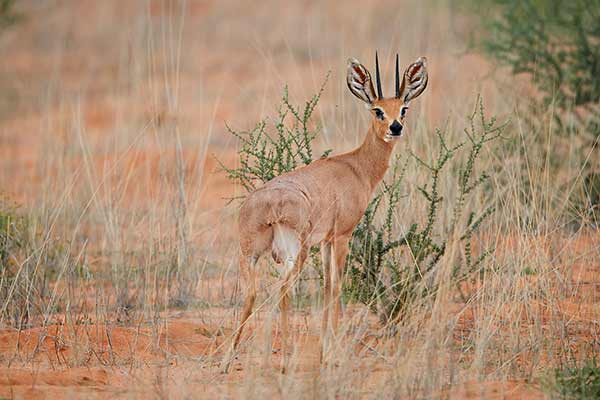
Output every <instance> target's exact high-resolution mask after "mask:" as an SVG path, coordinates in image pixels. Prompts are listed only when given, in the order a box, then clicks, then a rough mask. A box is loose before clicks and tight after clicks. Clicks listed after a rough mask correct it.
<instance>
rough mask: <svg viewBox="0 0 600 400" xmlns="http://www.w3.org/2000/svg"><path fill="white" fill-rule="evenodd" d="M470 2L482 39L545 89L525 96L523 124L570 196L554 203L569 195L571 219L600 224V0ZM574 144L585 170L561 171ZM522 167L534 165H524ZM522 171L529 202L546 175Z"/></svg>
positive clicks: (490, 51)
mask: <svg viewBox="0 0 600 400" xmlns="http://www.w3.org/2000/svg"><path fill="white" fill-rule="evenodd" d="M470 3H471V6H472V9H474V10H475V11H476V13H477V14H478V16H479V17H480V21H481V23H480V24H479V28H480V29H477V30H476V31H475V32H474V33H476V34H477V38H476V46H477V47H478V48H479V49H480V50H482V51H483V52H484V53H485V54H487V55H489V56H490V57H492V58H494V59H495V60H497V61H498V62H499V63H500V64H504V65H507V66H509V67H510V68H511V70H512V72H513V73H514V74H526V75H528V76H529V77H530V78H531V82H532V83H533V84H534V85H535V87H536V89H537V91H538V93H539V94H540V95H541V101H540V100H539V98H538V96H537V95H536V96H533V98H531V99H528V101H526V102H524V103H523V104H524V105H525V107H527V110H525V111H524V112H522V113H521V118H520V119H521V125H522V130H523V131H526V135H527V136H529V137H533V138H534V139H533V143H531V144H532V145H534V146H535V148H534V149H533V150H534V151H535V153H537V159H536V160H533V162H536V161H540V162H545V160H548V163H547V165H540V167H541V168H546V167H549V168H550V169H551V170H550V173H551V174H552V175H553V176H554V177H555V179H554V180H555V185H557V186H559V187H560V188H561V190H560V192H563V193H569V197H570V198H567V199H562V198H561V199H558V198H555V199H550V201H553V204H549V205H547V207H552V208H554V209H560V208H562V207H563V204H565V203H567V202H568V203H570V204H572V207H570V210H569V212H568V213H566V214H565V217H567V220H568V221H575V222H578V224H582V223H583V224H589V223H592V224H597V223H598V218H599V217H600V213H599V211H598V209H599V207H600V203H598V197H597V196H595V195H594V193H596V190H597V189H596V185H595V182H596V180H597V176H598V174H600V164H598V157H594V156H593V155H594V154H595V153H597V152H598V148H599V142H600V79H598V76H600V24H599V23H598V21H599V20H600V0H573V1H566V0H486V1H483V2H470ZM482 32H483V33H482ZM549 116H550V117H551V118H548V117H549ZM548 132H551V133H552V137H553V138H552V140H551V139H549V136H548ZM515 137H516V136H515ZM544 141H548V142H550V141H552V142H553V143H552V144H553V145H552V146H550V145H549V143H544ZM573 147H574V148H575V151H572V152H571V153H570V154H569V160H568V161H575V163H577V164H578V166H577V167H578V168H577V169H578V171H577V174H578V177H576V178H575V179H572V178H573V177H570V176H567V177H565V176H564V174H563V177H562V178H559V176H560V175H561V169H562V170H564V169H565V166H566V163H567V158H566V157H565V156H566V149H567V148H573ZM515 151H516V152H518V154H519V155H520V159H521V160H523V161H525V160H527V155H524V154H522V153H523V152H524V151H525V152H528V153H532V149H531V148H528V146H526V145H524V144H523V143H518V145H517V146H515ZM529 156H530V159H531V154H529ZM530 162H531V160H530ZM522 171H527V168H526V166H525V165H524V168H522ZM579 176H580V177H581V179H580V178H579ZM521 178H522V180H523V181H524V183H525V184H524V185H522V187H523V190H524V193H523V199H522V200H523V201H524V202H527V201H528V199H530V198H532V197H533V195H532V193H531V191H535V190H539V189H540V188H536V185H539V184H540V180H535V179H531V176H529V175H527V174H525V173H524V174H523V176H521ZM573 189H575V190H573ZM546 200H548V199H546ZM546 200H545V201H546Z"/></svg>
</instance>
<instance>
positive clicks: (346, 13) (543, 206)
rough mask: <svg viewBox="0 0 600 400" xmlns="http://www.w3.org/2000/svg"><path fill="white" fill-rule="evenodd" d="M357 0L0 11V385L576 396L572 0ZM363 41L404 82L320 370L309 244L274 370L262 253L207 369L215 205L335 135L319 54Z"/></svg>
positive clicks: (584, 263) (589, 207) (334, 71)
mask: <svg viewBox="0 0 600 400" xmlns="http://www.w3.org/2000/svg"><path fill="white" fill-rule="evenodd" d="M383 3H385V4H383ZM383 3H380V2H376V3H375V2H374V3H372V4H371V3H365V2H352V4H349V5H347V6H344V7H343V8H341V7H340V6H339V4H335V3H333V2H332V3H319V4H314V5H312V6H307V5H306V4H300V3H298V4H296V3H290V4H287V5H281V4H278V3H276V2H266V3H265V4H263V5H260V6H255V7H250V6H248V5H235V6H234V5H233V4H223V3H219V4H209V3H204V2H195V1H190V2H178V1H156V2H146V1H139V2H138V1H133V2H128V3H126V4H122V3H121V2H116V1H115V2H112V1H107V2H97V3H96V2H95V3H88V2H57V3H47V4H41V3H37V2H34V1H26V0H18V1H11V0H5V1H2V0H0V52H1V53H2V54H3V55H7V56H3V57H2V60H1V61H0V192H1V196H2V197H1V199H0V370H1V371H0V396H2V397H9V398H10V397H16V398H24V397H34V396H37V397H49V396H54V397H61V396H62V397H72V396H73V395H77V396H78V397H100V398H103V397H107V396H108V395H110V396H112V397H125V398H137V397H147V396H153V397H159V398H161V397H182V398H202V397H206V398H238V397H240V398H257V397H258V398H265V397H275V398H365V397H366V398H493V397H494V396H496V397H498V398H504V397H506V398H544V397H548V398H569V399H570V398H574V399H580V398H581V399H588V398H589V399H591V398H596V397H597V396H598V394H597V393H598V386H599V385H598V382H600V380H599V379H600V378H599V377H600V374H599V372H598V371H599V367H598V361H597V360H598V356H597V354H598V351H599V350H600V347H599V343H600V341H599V333H600V330H599V329H600V326H599V323H600V311H599V310H600V261H599V260H600V235H599V231H598V230H599V229H600V226H599V224H598V218H599V217H600V214H599V201H598V198H599V193H600V181H599V179H598V176H600V175H599V174H600V164H599V163H600V157H598V156H597V153H598V141H599V140H600V131H599V126H600V124H599V114H598V113H599V112H600V111H599V108H598V101H599V99H600V86H599V83H598V79H596V77H597V75H598V72H599V71H598V68H600V53H599V51H600V50H599V46H598V40H599V38H600V32H599V31H598V29H599V27H598V24H597V23H595V21H597V20H598V18H597V17H598V14H599V13H600V4H598V2H597V1H586V2H584V1H575V2H562V1H558V0H543V1H541V0H540V1H538V0H535V1H534V0H527V1H522V2H513V1H504V0H503V1H499V0H498V1H496V0H490V1H486V2H483V3H481V4H480V3H477V4H475V3H469V2H459V3H454V2H446V3H438V2H416V1H407V2H405V3H403V4H402V6H401V7H398V5H396V4H395V3H394V2H383ZM357 7H360V8H361V15H362V16H363V17H364V18H363V19H362V22H360V23H356V14H355V12H354V10H355V9H356V8H357ZM395 9H397V10H398V14H397V15H396V16H391V15H390V10H395ZM390 18H391V19H392V20H393V21H391V22H395V23H382V21H383V20H388V21H389V20H390ZM217 44H218V45H217ZM376 48H377V49H379V54H380V60H381V62H382V69H383V71H384V74H383V76H384V78H386V79H387V78H388V77H389V78H390V79H391V78H392V77H393V74H392V73H391V71H392V67H393V56H394V55H395V53H396V52H400V59H401V63H403V64H404V65H406V64H408V62H409V61H412V60H414V59H415V58H416V57H418V56H421V55H424V56H427V58H428V60H429V67H430V71H429V74H430V85H429V87H428V89H427V91H426V92H425V93H424V94H423V95H422V96H421V97H420V98H419V99H418V100H417V101H415V103H414V104H411V110H410V113H409V116H408V119H407V120H408V125H407V127H406V129H407V132H406V133H405V135H404V136H403V139H402V141H401V142H399V143H398V145H397V146H396V157H395V159H394V161H393V164H392V165H391V168H390V170H389V172H388V175H387V177H386V178H385V179H384V182H383V183H382V184H381V185H380V188H379V189H378V191H377V194H376V195H375V197H374V198H373V199H372V201H371V203H370V205H369V207H368V209H367V211H366V213H365V215H364V216H363V219H362V220H361V222H360V223H359V225H358V226H357V228H356V230H355V232H354V234H353V237H352V242H351V251H350V255H349V256H348V259H347V265H346V274H345V277H344V295H343V308H344V317H343V320H342V323H341V327H340V331H341V334H340V335H339V337H337V338H336V341H335V343H334V344H333V345H334V349H335V351H334V354H335V362H334V363H330V364H328V365H327V366H320V365H319V363H318V338H319V329H320V314H321V307H322V287H321V286H322V266H321V265H320V262H321V261H320V258H319V256H318V249H313V252H312V256H311V257H310V258H309V261H308V262H307V266H306V267H305V269H304V271H303V274H302V275H301V277H300V280H299V282H298V283H297V285H296V288H295V291H294V295H293V301H292V304H293V305H294V312H293V318H292V333H293V349H292V354H291V363H292V366H291V368H290V370H289V371H288V373H287V374H285V375H282V374H280V373H279V370H278V368H277V365H278V363H277V361H278V360H279V359H280V357H281V350H280V343H279V332H278V328H277V326H278V324H277V321H276V317H277V313H276V312H273V311H274V310H276V309H277V305H276V302H275V301H274V299H275V295H274V294H275V293H276V292H277V285H278V282H279V280H278V276H279V274H280V271H279V269H278V267H277V266H276V265H275V264H274V263H273V262H272V261H270V260H267V259H265V260H263V261H262V264H261V265H262V273H261V283H260V291H259V300H258V306H257V309H256V311H255V313H254V315H253V317H252V319H251V322H250V325H249V329H248V331H247V333H246V334H245V335H244V337H243V342H242V346H241V349H240V354H239V357H238V358H237V359H236V360H235V362H234V365H233V369H232V371H231V373H230V374H229V375H223V374H221V373H220V370H219V363H220V361H221V359H222V357H223V354H224V353H225V350H226V348H227V346H228V344H229V340H230V339H231V336H232V333H233V329H234V328H235V319H236V317H237V313H238V312H239V309H240V306H241V301H242V300H243V296H242V295H241V294H242V293H243V287H242V286H241V282H240V279H239V271H238V263H237V257H238V248H237V243H236V239H237V232H236V229H235V221H236V217H237V215H236V214H237V210H238V207H239V203H240V200H241V199H242V198H243V197H244V196H245V195H246V194H247V193H248V192H249V191H251V190H253V189H255V188H256V187H258V186H260V185H261V184H262V183H264V182H266V181H269V180H270V179H273V178H274V177H275V176H277V175H280V174H281V173H284V172H287V171H290V170H293V169H295V168H297V167H299V166H302V165H305V164H309V163H311V162H312V161H313V160H315V159H318V158H320V157H324V156H327V155H329V154H339V153H341V152H343V151H347V150H350V149H352V148H353V147H355V146H357V145H358V144H359V143H360V142H361V141H362V138H363V136H364V134H365V133H366V130H367V127H368V124H369V123H370V120H369V118H370V116H369V113H368V112H367V111H366V110H365V109H364V107H363V106H362V105H361V104H358V102H357V101H355V99H354V98H353V97H352V96H351V95H350V94H349V92H348V90H347V87H346V82H345V73H346V70H345V68H346V59H347V58H349V57H356V58H358V59H360V60H361V61H362V62H363V63H364V64H365V65H367V66H370V65H371V62H372V58H373V55H374V50H375V49H376ZM390 82H391V80H390ZM384 87H386V88H387V87H391V86H390V85H387V86H386V85H384ZM331 184H335V182H331Z"/></svg>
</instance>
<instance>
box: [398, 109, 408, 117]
mask: <svg viewBox="0 0 600 400" xmlns="http://www.w3.org/2000/svg"><path fill="white" fill-rule="evenodd" d="M407 111H408V107H407V106H404V107H402V109H401V110H400V118H404V117H405V116H406V112H407Z"/></svg>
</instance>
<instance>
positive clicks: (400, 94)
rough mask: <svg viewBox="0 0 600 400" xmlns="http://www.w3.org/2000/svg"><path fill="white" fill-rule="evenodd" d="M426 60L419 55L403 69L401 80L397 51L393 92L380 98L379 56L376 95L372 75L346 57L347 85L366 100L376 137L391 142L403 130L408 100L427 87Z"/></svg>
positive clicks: (381, 94)
mask: <svg viewBox="0 0 600 400" xmlns="http://www.w3.org/2000/svg"><path fill="white" fill-rule="evenodd" d="M425 61H426V59H425V58H424V57H421V58H419V59H417V61H415V62H414V63H412V64H411V65H409V66H408V68H406V71H404V75H403V77H402V82H400V72H399V69H398V55H397V54H396V95H395V96H394V97H388V98H384V97H383V91H382V90H381V76H380V74H379V59H378V57H377V53H375V77H376V80H377V94H376V93H375V89H374V88H373V81H372V79H371V74H370V73H369V70H367V69H366V68H365V67H364V66H363V65H362V64H361V63H360V62H358V61H357V60H354V59H351V60H348V76H347V81H348V88H349V89H350V91H351V92H352V94H354V95H355V96H356V97H358V98H359V99H361V100H362V101H364V102H365V103H367V105H368V106H369V107H370V109H371V113H372V114H373V127H374V128H375V132H376V135H377V137H378V138H379V139H381V140H383V141H385V142H390V141H392V140H394V139H398V138H399V137H400V136H401V135H402V131H403V129H404V119H405V118H406V114H407V112H408V105H409V103H410V102H411V101H412V100H413V99H415V98H417V97H418V96H419V95H420V94H421V93H423V91H424V90H425V88H426V87H427V68H426V66H425Z"/></svg>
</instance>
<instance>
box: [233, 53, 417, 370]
mask: <svg viewBox="0 0 600 400" xmlns="http://www.w3.org/2000/svg"><path fill="white" fill-rule="evenodd" d="M413 65H414V64H413ZM363 68H364V67H363ZM409 68H410V67H409ZM365 70H366V69H365ZM369 84H370V82H369ZM421 91H422V90H421ZM357 97H359V96H357ZM359 98H360V97H359ZM370 105H371V107H372V108H374V107H378V108H380V109H382V110H383V111H384V112H385V116H386V117H385V119H384V120H383V121H381V120H380V119H378V118H376V117H375V116H374V118H373V121H372V123H371V127H370V129H369V131H368V132H367V135H366V136H365V139H364V141H363V143H362V145H360V146H359V147H358V148H356V149H355V150H353V151H350V152H348V153H344V154H340V155H337V156H333V157H329V158H325V159H321V160H317V161H314V162H313V163H312V164H310V165H307V166H304V167H301V168H298V169H297V170H295V171H292V172H289V173H286V174H283V175H281V176H279V177H277V178H275V179H273V180H272V181H270V182H268V183H266V184H265V185H264V186H262V187H261V188H259V189H257V190H255V191H254V192H252V193H250V194H249V195H248V197H247V198H246V200H245V201H244V203H243V204H242V207H241V209H240V216H239V233H240V252H241V256H240V257H241V258H240V268H241V272H242V274H243V275H244V277H245V280H246V287H247V296H246V301H245V304H244V308H243V311H242V315H241V317H240V323H239V326H238V330H237V332H236V334H235V338H234V340H233V342H232V349H231V353H230V354H229V356H228V357H227V358H226V359H225V364H224V369H225V370H227V368H228V367H229V363H230V361H231V358H232V357H233V353H234V352H235V349H236V347H237V346H238V344H239V340H240V337H241V334H242V330H243V327H244V325H245V323H246V321H247V319H248V318H249V316H250V314H251V312H252V307H253V305H254V301H255V299H256V280H257V271H256V261H257V260H258V258H259V257H260V256H261V255H263V254H265V253H267V252H270V253H271V254H272V255H273V258H274V259H275V260H276V261H278V262H284V263H285V264H286V268H285V276H284V277H283V282H282V285H281V290H280V297H279V303H280V310H281V326H282V329H281V332H282V333H281V337H282V349H281V351H282V353H283V367H282V369H285V366H286V365H287V353H286V351H287V339H288V321H287V320H288V316H287V313H288V305H289V290H290V285H291V284H293V283H294V281H295V280H296V278H297V276H298V274H299V273H300V271H301V270H302V267H303V265H304V260H305V259H306V256H307V254H308V250H309V249H310V247H311V246H314V245H318V244H320V245H321V247H322V256H323V261H324V262H323V264H324V269H325V271H324V279H325V296H324V311H323V323H322V328H321V336H322V337H321V340H322V342H321V343H322V347H321V357H322V358H323V357H324V356H326V353H325V351H326V350H327V349H324V348H323V347H324V346H325V344H326V343H325V342H327V339H328V336H330V335H335V332H336V330H337V326H338V321H339V318H340V290H341V285H342V276H343V269H344V265H345V261H346V256H347V254H348V242H349V239H350V237H351V235H352V232H353V230H354V228H355V226H356V224H357V223H358V222H359V220H360V218H361V217H362V215H363V213H364V211H365V209H366V207H367V205H368V204H369V201H370V199H371V196H372V194H373V191H374V189H375V188H376V187H377V185H378V183H379V182H380V181H381V179H382V178H383V176H384V175H385V173H386V171H387V169H388V167H389V162H390V158H391V155H392V151H393V149H394V144H395V142H396V140H390V138H389V133H390V132H389V128H388V127H389V125H390V124H391V122H392V121H393V120H394V119H397V120H399V122H403V119H404V118H401V119H400V117H399V114H400V109H401V108H402V107H403V106H405V104H404V102H403V101H402V99H398V98H391V99H379V100H374V101H373V102H371V103H370ZM394 139H395V138H394ZM294 235H295V237H293V236H294ZM298 244H299V246H298ZM329 308H331V313H329Z"/></svg>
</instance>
